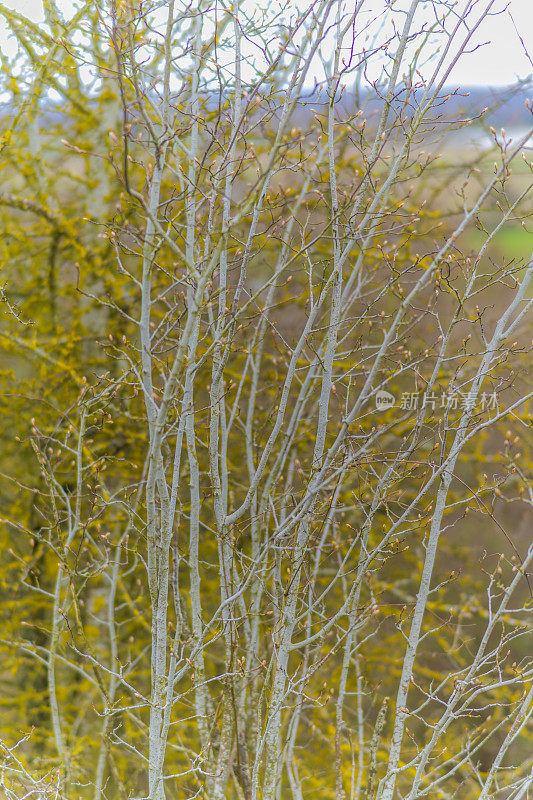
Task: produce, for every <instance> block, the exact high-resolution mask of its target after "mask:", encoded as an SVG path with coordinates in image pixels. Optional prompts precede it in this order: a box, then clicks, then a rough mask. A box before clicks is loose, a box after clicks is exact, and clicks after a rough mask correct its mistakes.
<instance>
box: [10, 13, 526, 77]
mask: <svg viewBox="0 0 533 800" xmlns="http://www.w3.org/2000/svg"><path fill="white" fill-rule="evenodd" d="M241 1H242V0H241ZM246 1H247V2H256V0H244V2H246ZM3 2H4V3H5V5H7V6H9V7H10V8H13V9H16V10H17V11H21V12H23V13H24V14H26V15H27V16H29V17H30V18H31V19H32V20H34V21H35V22H40V21H41V20H42V19H43V9H42V2H41V0H3ZM400 2H401V0H400ZM58 5H59V6H60V7H61V8H63V9H64V10H65V12H66V13H67V16H68V12H69V10H70V9H71V8H72V0H58ZM299 5H301V0H300V2H299ZM495 7H497V8H498V9H505V8H506V7H507V11H504V12H503V13H502V14H498V15H497V16H493V17H491V18H489V19H487V20H485V22H484V24H483V27H482V28H481V31H480V32H479V36H478V38H477V41H476V43H477V44H481V43H484V42H486V44H484V46H483V47H480V48H478V49H477V50H476V51H475V52H474V53H469V54H465V55H464V56H463V57H462V59H461V61H460V64H459V65H458V66H457V67H456V69H455V71H454V73H453V76H452V78H453V80H452V82H453V83H454V84H456V85H460V86H461V85H473V84H476V85H490V86H501V85H505V84H509V83H513V82H514V81H515V80H516V78H517V77H519V78H525V77H527V76H528V75H529V74H531V72H532V71H533V67H532V64H531V61H530V60H529V58H528V56H527V55H526V52H525V50H527V51H529V53H530V54H531V57H532V58H533V0H497V2H496V4H495ZM513 20H514V24H513ZM515 26H516V29H515ZM517 30H518V32H519V33H520V36H521V37H522V39H523V45H522V43H521V42H520V39H519V37H518V35H517ZM0 48H1V49H2V50H4V51H6V50H7V52H9V49H10V48H9V42H8V41H7V36H6V29H5V27H4V26H3V25H0Z"/></svg>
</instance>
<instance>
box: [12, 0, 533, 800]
mask: <svg viewBox="0 0 533 800" xmlns="http://www.w3.org/2000/svg"><path fill="white" fill-rule="evenodd" d="M48 5H49V10H48V14H49V20H48V24H50V25H52V23H53V21H54V20H55V21H56V23H55V24H56V25H57V26H58V31H60V30H64V29H62V28H61V24H60V23H58V22H57V20H60V19H61V15H60V12H59V10H58V9H55V8H54V7H53V5H52V4H48ZM496 11H498V9H497V8H496V4H495V3H494V2H485V1H484V2H477V1H476V0H461V2H456V0H442V1H440V0H434V2H431V3H424V2H421V1H420V0H412V2H411V3H410V4H407V3H392V2H384V3H383V4H382V7H379V8H378V7H377V6H376V4H375V3H368V2H365V1H364V0H359V2H356V3H351V4H347V3H344V2H340V0H335V1H333V0H315V1H314V2H312V3H308V4H304V5H303V6H302V7H301V8H299V7H297V6H296V5H294V6H291V7H289V8H285V9H284V10H283V11H281V12H278V11H277V10H276V9H275V8H274V7H270V8H269V9H267V10H266V11H265V12H263V11H261V10H260V9H259V8H255V7H250V6H249V5H245V4H242V3H241V4H239V2H238V0H237V2H234V3H233V4H230V5H226V4H224V3H214V4H211V3H210V2H206V3H204V2H198V3H192V4H182V3H181V2H177V0H162V2H159V3H156V4H153V5H150V6H147V5H145V4H143V3H140V4H135V3H126V2H125V3H118V2H115V0H113V2H112V3H111V5H110V7H109V8H105V9H103V8H102V9H101V10H100V11H99V12H98V13H97V14H95V13H93V12H91V13H92V16H91V14H90V13H89V12H88V11H87V10H83V9H82V10H81V11H80V12H79V14H78V17H77V18H76V24H75V25H74V26H73V27H71V28H70V29H68V31H67V32H66V33H63V34H62V36H63V38H62V39H61V38H60V37H59V35H58V34H54V36H55V37H56V39H57V41H58V42H59V44H60V46H62V47H64V49H65V51H66V53H67V54H68V56H67V55H65V59H64V60H63V61H59V60H58V61H57V63H56V66H55V67H50V68H49V69H48V68H47V69H48V72H47V70H46V69H43V75H42V83H43V84H44V85H45V86H46V85H48V86H49V87H51V88H54V89H56V90H57V85H59V86H60V87H61V86H63V85H65V86H66V85H68V81H71V83H72V84H74V78H73V77H72V75H73V74H74V73H73V72H70V73H69V72H68V70H69V69H70V70H76V69H77V70H78V71H79V70H81V69H82V67H83V68H84V69H86V70H89V73H90V76H91V77H90V81H89V78H87V77H86V78H85V80H86V81H88V82H89V83H90V91H87V103H88V104H89V106H90V105H91V104H93V106H94V108H95V109H99V108H100V106H99V103H100V102H101V97H102V96H103V93H104V92H105V91H109V87H112V89H113V90H114V91H115V93H116V94H115V95H114V97H115V100H114V101H113V102H111V101H110V107H111V109H114V111H113V110H112V111H111V112H110V113H109V114H108V115H107V116H106V117H105V118H104V117H103V116H102V115H101V114H100V112H99V111H97V114H96V121H95V122H94V125H100V126H102V132H103V133H104V134H105V135H106V136H107V137H108V150H107V151H104V150H103V149H101V148H100V149H97V148H96V147H95V148H94V149H93V148H92V145H88V144H87V142H84V141H81V140H78V139H76V138H75V137H73V136H72V135H71V134H70V132H69V130H68V129H66V130H65V133H64V138H65V141H64V152H67V153H70V154H71V155H73V156H76V155H78V156H80V158H82V159H84V163H86V164H88V165H90V166H89V167H88V168H87V169H88V173H87V175H88V177H89V178H90V177H91V174H92V173H91V170H93V169H94V175H95V176H96V179H95V183H94V185H93V188H92V189H91V190H90V192H89V194H90V196H89V197H88V201H87V202H88V203H90V209H91V210H90V211H89V212H88V218H89V221H88V222H87V225H88V226H89V228H90V230H91V231H94V230H95V229H96V230H97V231H98V232H99V235H100V236H102V237H103V238H104V239H105V241H106V243H108V244H109V247H110V252H111V253H112V257H110V258H109V260H108V261H106V262H104V264H103V273H104V276H105V281H106V282H105V289H102V284H101V282H99V281H98V279H97V277H96V273H94V272H93V270H94V269H95V267H94V263H95V262H94V259H93V261H92V262H91V261H89V260H88V261H86V262H85V265H82V266H79V267H78V271H80V270H81V271H82V272H83V270H86V274H82V275H81V277H80V278H79V279H80V281H81V282H80V287H82V292H83V301H84V303H86V307H88V308H90V309H93V313H95V314H96V313H97V310H98V309H100V311H98V313H99V314H100V316H98V317H97V322H96V323H95V325H96V336H97V337H98V338H99V340H100V343H101V346H102V347H103V349H104V350H103V352H104V357H103V363H102V365H101V366H99V367H98V368H97V369H95V370H94V371H93V374H91V375H89V374H86V375H83V374H78V375H75V376H74V377H73V378H72V380H73V381H74V383H75V385H76V400H75V402H74V403H73V404H70V405H69V406H68V407H67V405H66V404H63V403H62V402H61V399H60V398H56V403H57V405H58V407H59V408H60V409H61V416H59V417H58V418H57V419H56V421H55V423H54V425H52V426H50V425H41V424H40V422H39V419H38V418H37V417H36V419H35V420H34V421H33V423H32V425H33V428H32V431H31V436H30V439H31V443H32V446H33V448H34V451H35V454H36V458H37V460H38V463H39V469H40V470H41V471H42V475H43V478H44V481H45V486H44V487H43V491H42V493H41V494H42V495H43V497H46V502H43V503H42V515H43V519H44V521H43V522H42V523H41V528H40V533H39V540H40V541H41V542H42V544H44V546H45V547H46V548H47V549H49V551H50V553H51V554H52V563H53V564H55V569H56V572H55V576H54V579H53V586H52V587H50V590H48V589H45V588H43V586H41V588H40V589H39V591H41V592H42V593H43V594H44V595H45V596H46V602H47V604H48V607H49V613H50V619H51V623H50V634H49V640H48V643H47V645H46V646H45V647H42V646H39V645H36V644H35V643H33V644H32V643H31V642H26V644H24V645H21V646H23V647H25V648H26V649H27V650H28V651H30V652H31V653H32V654H33V655H34V656H35V657H36V658H37V659H40V660H41V661H45V662H46V670H47V691H48V698H49V709H50V714H51V730H52V733H53V738H54V742H55V758H56V760H57V763H58V764H59V765H60V768H61V780H60V783H59V785H54V786H53V788H47V789H46V788H43V786H45V785H46V783H44V784H43V783H42V782H40V783H39V784H38V787H37V783H35V786H33V784H31V782H29V774H30V772H31V769H30V767H29V766H27V765H26V766H25V767H24V771H26V770H28V776H26V775H25V772H24V774H22V773H21V782H22V783H21V785H24V786H25V787H26V790H27V794H26V795H24V796H31V794H32V793H33V794H34V795H35V796H46V795H47V793H54V792H55V793H56V795H55V796H61V797H69V798H71V797H73V796H85V795H86V794H87V796H89V795H90V796H92V797H93V798H94V800H101V798H104V797H109V798H111V797H129V796H132V795H135V796H138V797H139V796H142V797H145V798H149V800H164V798H165V797H169V798H170V797H176V798H184V797H196V796H199V797H205V798H209V800H222V798H229V797H239V798H245V800H259V798H261V799H262V800H278V799H279V798H285V797H292V798H294V800H300V799H301V798H303V797H304V796H305V795H306V794H308V793H309V792H310V791H313V792H316V791H319V792H320V794H321V796H324V797H335V798H336V800H343V799H344V798H347V797H350V798H352V800H367V799H370V798H378V799H379V800H392V798H393V797H403V798H406V800H407V799H408V800H418V799H419V798H422V797H425V796H429V797H442V798H451V797H452V796H455V795H456V794H457V793H459V794H460V796H462V797H466V798H476V800H487V798H496V797H498V798H499V797H502V798H503V797H505V798H509V800H510V799H511V798H512V800H523V799H525V798H526V797H528V796H529V794H528V793H529V788H530V787H531V785H532V783H533V777H532V775H533V773H532V766H533V764H532V762H531V755H530V752H529V753H528V752H527V751H526V750H525V742H527V741H528V734H527V730H528V726H529V725H530V722H531V715H532V713H533V689H532V688H531V686H532V678H533V667H532V664H531V659H530V658H529V657H527V655H526V654H527V652H528V647H527V646H526V644H525V643H526V642H527V643H528V644H529V650H531V645H530V643H531V619H530V617H528V613H529V612H528V609H529V607H530V600H531V593H530V584H529V581H528V577H527V576H528V573H529V572H530V563H531V560H532V558H533V548H532V547H531V546H530V547H529V549H528V548H527V543H526V547H525V548H524V542H523V541H517V542H516V543H515V537H514V535H513V532H511V533H507V531H506V530H505V524H506V521H505V509H506V508H507V507H508V505H509V503H506V502H505V500H506V498H507V499H508V500H509V501H510V500H513V501H514V500H516V502H517V503H518V502H519V503H521V504H522V505H523V506H524V508H525V509H526V512H527V509H528V508H530V507H531V502H532V497H533V496H532V495H531V487H530V484H529V482H528V478H527V465H525V464H523V463H522V462H521V460H520V458H519V457H518V456H517V444H518V439H517V438H515V436H516V431H515V429H516V428H517V426H518V427H519V428H521V427H523V428H524V430H526V431H528V430H529V428H528V417H527V402H528V400H529V398H530V397H531V394H532V393H531V391H530V390H529V388H528V382H527V375H526V374H525V371H524V369H523V365H524V363H525V354H527V353H529V352H530V350H529V339H527V336H528V335H530V334H528V325H529V311H530V309H531V300H530V299H528V298H529V297H530V294H528V292H529V291H530V290H529V288H528V287H529V286H530V279H531V272H532V267H533V261H530V263H529V264H528V265H526V266H525V267H524V265H522V264H520V263H518V262H516V261H506V262H505V263H503V264H501V263H500V264H496V263H494V262H492V263H491V261H490V260H489V259H488V258H487V253H489V254H490V248H491V245H492V243H493V242H494V240H495V239H496V238H497V236H498V234H499V232H500V231H501V230H502V229H503V228H504V227H505V226H506V225H509V224H510V223H511V222H513V221H516V220H517V219H518V220H522V219H524V218H525V216H526V212H527V208H528V201H529V191H530V188H531V182H530V178H529V175H530V170H529V165H528V162H527V157H526V156H525V155H524V159H525V162H526V164H525V165H524V166H522V167H520V169H521V170H522V172H520V173H519V177H520V180H519V181H518V182H517V181H514V174H515V173H514V172H512V164H513V163H514V161H515V159H516V157H517V156H521V155H522V154H524V153H527V148H526V143H527V140H528V137H529V132H528V133H527V134H526V135H524V136H523V137H522V139H516V140H512V139H511V138H510V137H509V136H508V135H507V134H506V133H505V132H504V131H502V133H501V134H496V133H495V132H493V133H492V134H491V136H492V137H493V138H492V145H491V146H490V147H488V148H487V150H486V151H485V152H483V153H482V154H481V155H480V154H474V153H473V151H472V150H469V148H468V147H465V148H464V158H463V156H462V155H461V159H462V160H463V161H464V163H462V164H460V165H458V163H457V162H458V160H459V159H458V157H457V155H456V154H454V155H452V156H450V153H449V151H446V148H445V146H443V144H442V139H443V131H445V132H446V134H447V136H448V137H449V141H450V142H451V143H452V145H451V146H452V147H459V146H460V145H459V144H457V145H456V144H454V143H456V142H460V141H461V140H460V138H459V134H458V133H457V132H458V131H461V130H462V129H463V128H464V127H468V126H472V125H474V124H475V123H477V124H479V125H481V124H482V114H484V112H485V111H486V109H484V110H483V112H481V110H480V109H479V110H477V112H473V113H467V112H465V114H464V115H462V116H461V115H459V114H457V111H456V109H457V96H456V95H457V93H456V95H455V96H453V97H450V93H449V91H448V89H447V88H446V87H447V86H448V84H449V81H450V76H451V75H452V74H453V68H454V66H455V64H456V63H457V61H458V60H459V59H460V58H461V57H462V55H463V54H464V53H465V52H467V51H468V50H469V49H470V48H471V47H473V46H477V42H478V36H479V33H480V31H482V28H483V22H484V20H485V19H486V18H487V16H488V15H490V14H492V13H496ZM9 19H13V17H12V15H11V17H9ZM17 24H19V26H20V25H22V23H21V22H20V20H18V21H17ZM13 25H14V23H13ZM14 27H15V25H14ZM58 65H59V66H58ZM61 69H63V70H64V75H63V76H62V77H63V78H64V79H65V80H66V81H67V84H65V83H64V81H63V83H62V82H61V81H59V83H58V78H57V74H59V73H60V72H61ZM91 70H92V72H91ZM76 74H82V73H81V72H78V73H76ZM49 75H54V79H53V81H52V78H50V77H49ZM69 75H70V77H69ZM47 81H48V84H47ZM91 81H92V82H91ZM65 91H66V90H65ZM99 98H100V99H99ZM454 100H455V101H456V103H455V105H452V108H453V109H454V113H456V117H455V118H454V119H453V121H451V120H450V118H449V116H448V109H449V108H450V105H449V103H450V102H452V101H454ZM113 103H114V104H113ZM447 104H448V105H447ZM480 112H481V113H480ZM109 120H114V122H113V123H110V122H109ZM21 124H22V123H21ZM41 125H44V123H42V122H41ZM454 137H455V138H454ZM421 149H422V152H421ZM439 155H441V156H442V157H443V160H444V167H441V166H440V163H441V162H439V161H438V160H437V157H438V156H439ZM495 157H496V161H495V162H494V158H495ZM476 159H477V160H476ZM493 162H494V165H493ZM520 163H521V164H522V162H521V161H520ZM487 164H490V167H488V166H487ZM524 175H525V178H524ZM88 185H90V184H88ZM58 195H59V190H58ZM20 202H21V201H19V200H17V198H16V197H15V195H14V194H9V195H7V194H6V195H4V196H3V203H4V204H5V205H7V206H8V207H9V208H10V209H14V208H15V209H18V211H19V212H20V211H24V212H28V211H30V212H32V211H33V213H39V210H38V208H37V209H35V208H32V207H30V206H28V203H29V201H28V200H26V201H25V202H26V206H25V207H24V206H21V205H20ZM17 203H18V205H17ZM50 205H51V206H52V204H50ZM61 205H62V201H61V197H60V196H58V197H56V207H57V208H59V207H61ZM99 208H100V209H101V213H100V214H99ZM53 211H54V210H53V207H52V210H50V211H49V212H48V213H49V214H50V215H52V213H53ZM54 213H55V212H54ZM61 213H62V215H63V216H64V217H65V218H67V219H68V217H69V212H68V208H64V207H62V208H61ZM51 218H52V217H51ZM54 219H55V218H54ZM47 224H52V223H50V222H49V220H48V221H47ZM53 224H54V225H55V226H56V227H55V228H54V230H56V235H59V234H57V231H62V230H63V229H62V228H60V223H59V222H57V221H56V222H54V223H53ZM95 225H96V228H95ZM476 227H477V229H478V230H480V231H481V234H480V235H481V242H482V243H481V244H478V242H479V241H480V240H479V238H478V239H477V240H475V242H474V243H473V240H472V238H470V239H469V235H470V232H471V231H472V230H474V229H475V228H476ZM69 231H70V232H69ZM61 235H62V236H64V237H68V236H74V233H73V232H72V231H71V230H70V229H68V230H67V229H65V231H63V233H62V234H61ZM83 235H85V234H83ZM91 235H93V236H94V233H92V234H91ZM460 248H461V249H460ZM56 313H59V312H56ZM117 320H119V321H117ZM118 326H120V332H117V329H118ZM43 347H44V350H45V349H46V347H45V346H44V345H43ZM43 357H44V356H43ZM111 424H112V425H113V431H114V432H113V433H111V434H108V433H106V431H108V430H109V426H110V425H111ZM502 425H503V428H502ZM506 429H508V433H507V434H502V433H501V431H502V430H506ZM526 435H527V433H526ZM502 442H504V443H503V444H502ZM499 450H501V451H502V456H501V459H500V460H499V462H498V464H497V466H492V467H491V469H490V470H489V469H488V467H487V466H486V464H487V463H490V462H491V459H492V453H493V452H497V451H498V452H499ZM469 459H470V460H471V462H469ZM474 461H475V463H474ZM485 470H486V471H487V472H488V471H490V472H491V475H490V477H489V476H487V475H485V476H483V473H484V472H485ZM469 513H470V515H469V516H467V515H468V514H469ZM472 517H474V518H475V519H476V520H477V522H475V523H473V522H471V520H472ZM500 517H501V518H502V520H503V522H501V521H500ZM11 525H12V526H13V527H14V528H15V529H18V530H23V531H25V532H26V533H27V534H28V536H30V535H31V536H32V537H33V538H35V536H36V534H35V532H34V531H29V530H27V527H26V526H25V525H24V524H23V523H21V522H19V521H17V520H16V519H11ZM481 525H485V526H486V531H487V532H486V536H485V535H481V534H480V538H479V541H477V542H475V541H473V542H471V544H470V547H469V552H470V556H469V560H468V561H466V562H465V563H463V564H462V565H460V566H459V567H457V564H456V562H457V558H458V557H457V554H456V550H454V548H457V547H458V546H459V543H458V539H457V537H458V535H459V536H463V537H464V536H466V537H469V536H472V535H473V534H475V532H476V530H478V531H479V529H480V526H481ZM489 529H490V531H491V533H490V534H489ZM499 536H500V537H501V540H499V543H498V544H495V542H496V541H498V539H497V537H499ZM483 548H486V550H487V551H488V552H486V553H485V555H483V552H482V551H483ZM491 548H492V549H491ZM495 550H497V552H496V554H495ZM454 553H455V555H454ZM452 567H453V569H452ZM465 567H466V570H467V571H466V573H465V572H464V571H463V572H461V569H463V570H464V568H465ZM143 587H146V594H144V593H143ZM34 588H36V587H34ZM76 681H78V682H79V681H81V682H82V684H81V685H82V686H83V687H84V689H83V692H84V693H85V697H83V695H82V694H81V693H78V694H75V689H74V688H73V687H74V685H75V682H76ZM73 693H74V694H73ZM73 697H74V698H78V699H74V700H73ZM73 702H74V703H75V704H78V703H81V706H80V713H79V714H73V712H72V709H71V704H72V703H73ZM82 733H83V735H86V737H87V739H86V741H85V740H84V741H85V744H83V746H81V747H80V748H78V749H77V748H76V738H77V736H81V734H82ZM308 743H312V746H311V745H309V744H308ZM524 753H526V756H525V757H524ZM325 754H327V755H326V757H324V756H325ZM329 754H331V756H330V757H327V756H328V755H329ZM20 763H21V764H22V762H20ZM133 765H135V766H133ZM26 777H28V780H26ZM32 780H34V781H37V780H38V779H37V778H32ZM6 786H7V784H6ZM35 787H37V788H35ZM58 787H59V788H58ZM11 791H12V790H11ZM7 796H12V795H9V794H8V795H7Z"/></svg>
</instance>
